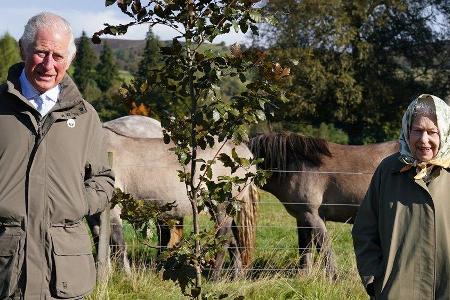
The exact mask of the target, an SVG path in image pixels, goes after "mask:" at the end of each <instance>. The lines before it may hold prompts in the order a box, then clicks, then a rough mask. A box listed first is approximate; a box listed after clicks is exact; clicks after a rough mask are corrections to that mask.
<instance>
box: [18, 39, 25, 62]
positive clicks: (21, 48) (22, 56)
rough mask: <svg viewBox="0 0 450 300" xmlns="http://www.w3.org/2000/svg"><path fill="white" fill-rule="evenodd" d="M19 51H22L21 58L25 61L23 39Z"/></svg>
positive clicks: (20, 41)
mask: <svg viewBox="0 0 450 300" xmlns="http://www.w3.org/2000/svg"><path fill="white" fill-rule="evenodd" d="M19 49H20V57H21V58H22V60H23V61H25V57H26V55H25V50H24V49H23V43H22V39H20V40H19Z"/></svg>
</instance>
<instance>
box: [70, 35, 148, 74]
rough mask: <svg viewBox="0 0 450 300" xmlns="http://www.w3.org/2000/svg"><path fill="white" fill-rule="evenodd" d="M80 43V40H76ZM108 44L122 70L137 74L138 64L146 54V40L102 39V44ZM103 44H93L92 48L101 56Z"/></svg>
mask: <svg viewBox="0 0 450 300" xmlns="http://www.w3.org/2000/svg"><path fill="white" fill-rule="evenodd" d="M75 42H76V43H78V39H76V40H75ZM105 42H106V43H108V44H109V46H110V47H111V48H112V49H113V51H114V54H115V57H116V62H117V65H118V67H119V69H120V70H125V71H128V72H130V73H132V74H133V73H135V72H136V71H137V69H138V64H139V62H140V60H141V57H142V53H143V52H144V47H145V40H119V39H108V38H102V44H103V43H105ZM102 44H94V43H92V42H91V47H92V49H93V50H94V52H95V53H96V54H97V57H99V56H100V52H101V50H102V47H103V46H102Z"/></svg>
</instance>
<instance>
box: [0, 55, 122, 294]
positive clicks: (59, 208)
mask: <svg viewBox="0 0 450 300" xmlns="http://www.w3.org/2000/svg"><path fill="white" fill-rule="evenodd" d="M22 69H23V64H18V65H15V66H13V67H12V68H11V69H10V73H9V76H8V81H7V83H6V85H3V86H1V87H0V299H7V298H9V297H14V298H17V296H18V294H19V293H20V294H22V296H21V297H24V298H25V299H27V300H33V299H54V298H58V299H59V298H64V299H78V298H80V297H82V296H84V295H86V294H87V293H89V292H90V291H91V290H92V289H93V288H94V286H95V264H94V260H93V257H92V251H91V249H92V247H91V241H90V237H89V234H88V232H87V228H86V226H85V223H84V222H83V218H84V216H86V215H91V214H94V213H97V212H100V211H102V210H103V209H104V208H105V207H106V205H107V204H108V201H109V199H110V198H111V194H112V191H113V184H114V178H113V176H112V173H111V170H110V168H109V167H108V164H107V155H106V152H105V149H104V148H103V134H102V130H101V123H100V120H99V118H98V116H97V113H96V112H95V110H94V109H93V107H92V106H91V105H90V104H89V103H87V102H86V101H84V100H83V99H82V97H81V94H80V93H79V91H78V89H77V88H76V86H75V84H74V83H73V81H72V80H71V79H70V78H69V77H68V76H67V75H66V76H65V77H64V79H63V81H62V82H61V83H60V87H61V93H60V96H59V98H58V101H57V103H56V105H55V106H54V107H53V109H52V110H51V112H50V113H49V114H47V115H46V117H44V118H42V119H41V117H40V115H39V113H38V112H37V111H36V110H35V109H34V108H33V106H31V105H30V103H29V101H28V100H27V99H25V98H24V97H23V96H22V95H21V93H20V90H21V89H20V83H19V79H18V78H19V75H20V72H21V71H22Z"/></svg>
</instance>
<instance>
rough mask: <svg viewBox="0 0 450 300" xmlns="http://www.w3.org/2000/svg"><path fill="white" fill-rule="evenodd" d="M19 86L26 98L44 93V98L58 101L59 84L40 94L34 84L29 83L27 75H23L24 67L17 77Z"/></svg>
mask: <svg viewBox="0 0 450 300" xmlns="http://www.w3.org/2000/svg"><path fill="white" fill-rule="evenodd" d="M19 80H20V86H21V88H22V95H23V96H24V97H25V98H27V99H28V100H30V99H33V98H35V97H36V96H40V95H44V96H45V99H46V100H50V101H53V102H55V103H56V102H57V101H58V96H59V92H60V87H59V84H58V85H56V86H55V87H54V88H51V89H49V90H48V91H46V92H45V93H43V94H41V93H39V91H38V90H36V89H35V88H34V86H33V85H32V84H31V83H30V81H29V80H28V78H27V76H26V75H25V69H23V70H22V73H21V74H20V77H19Z"/></svg>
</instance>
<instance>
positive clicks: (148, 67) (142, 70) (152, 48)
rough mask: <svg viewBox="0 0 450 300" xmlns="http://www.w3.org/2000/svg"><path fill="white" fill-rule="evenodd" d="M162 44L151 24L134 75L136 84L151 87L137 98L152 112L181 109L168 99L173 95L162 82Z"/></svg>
mask: <svg viewBox="0 0 450 300" xmlns="http://www.w3.org/2000/svg"><path fill="white" fill-rule="evenodd" d="M160 46H161V45H160V41H159V39H158V37H157V36H155V35H154V34H153V31H152V29H151V26H150V27H149V30H148V32H147V35H146V38H145V48H144V52H143V54H142V59H141V61H140V62H139V68H138V70H137V72H136V74H135V77H134V83H135V85H136V86H142V85H148V87H149V88H148V89H147V90H146V92H145V93H143V94H142V95H139V97H137V99H136V100H137V102H140V103H142V104H144V105H146V106H147V107H149V109H150V111H151V112H155V111H163V110H176V109H180V105H178V108H177V107H175V106H174V103H173V102H171V101H168V99H171V98H172V96H171V94H170V93H169V92H167V91H165V89H164V88H162V87H161V84H160V83H161V78H160V74H159V73H160V72H161V70H162V69H163V68H164V60H163V56H162V54H161V51H160ZM172 99H173V98H172ZM181 109H182V108H181ZM152 116H153V117H156V118H158V116H157V115H155V114H152Z"/></svg>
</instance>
